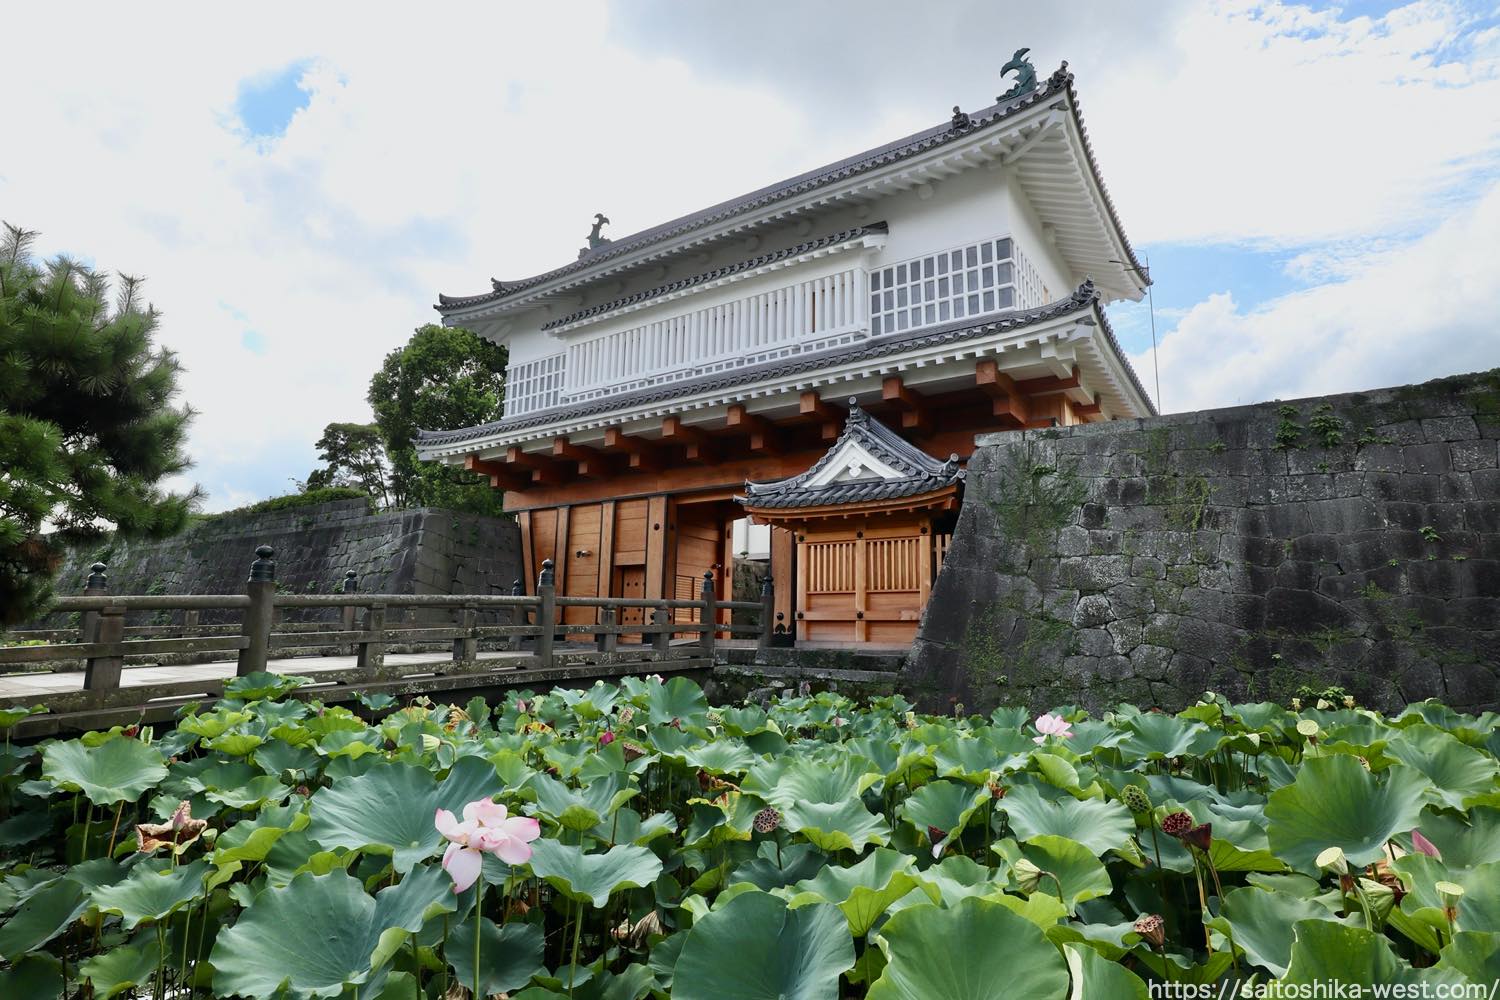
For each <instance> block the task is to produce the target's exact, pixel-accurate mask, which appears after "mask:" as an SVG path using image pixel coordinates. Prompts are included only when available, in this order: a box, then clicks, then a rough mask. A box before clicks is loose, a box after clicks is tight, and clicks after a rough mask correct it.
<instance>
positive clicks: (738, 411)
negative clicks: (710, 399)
mask: <svg viewBox="0 0 1500 1000" xmlns="http://www.w3.org/2000/svg"><path fill="white" fill-rule="evenodd" d="M724 425H725V426H726V427H728V428H729V429H730V430H731V431H735V432H738V433H742V434H746V435H748V437H749V442H750V450H751V451H753V452H755V453H757V454H762V455H775V454H778V453H779V452H780V451H781V435H780V434H779V433H778V432H777V430H776V425H775V424H773V423H771V421H769V420H767V419H766V418H765V417H762V416H759V415H757V414H754V413H750V412H748V411H747V410H746V409H745V404H743V403H735V404H733V405H731V406H730V407H729V413H728V415H727V416H726V417H725V421H724Z"/></svg>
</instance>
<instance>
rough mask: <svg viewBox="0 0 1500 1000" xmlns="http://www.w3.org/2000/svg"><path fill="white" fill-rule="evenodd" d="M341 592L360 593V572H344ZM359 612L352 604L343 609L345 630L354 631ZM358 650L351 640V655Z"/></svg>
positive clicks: (340, 622)
mask: <svg viewBox="0 0 1500 1000" xmlns="http://www.w3.org/2000/svg"><path fill="white" fill-rule="evenodd" d="M341 593H345V594H357V593H359V574H358V573H355V572H354V570H352V569H351V570H349V571H348V572H347V573H345V574H344V589H343V590H342V591H341ZM358 612H359V609H358V608H356V607H355V606H354V605H352V604H350V605H348V606H347V607H345V608H342V609H341V614H340V621H339V624H340V625H341V626H342V627H343V631H345V632H353V631H354V626H355V623H356V622H357V621H358V617H357V616H358ZM358 652H359V650H358V647H357V646H356V644H355V643H352V642H351V643H350V644H349V655H350V656H354V655H357V654H358Z"/></svg>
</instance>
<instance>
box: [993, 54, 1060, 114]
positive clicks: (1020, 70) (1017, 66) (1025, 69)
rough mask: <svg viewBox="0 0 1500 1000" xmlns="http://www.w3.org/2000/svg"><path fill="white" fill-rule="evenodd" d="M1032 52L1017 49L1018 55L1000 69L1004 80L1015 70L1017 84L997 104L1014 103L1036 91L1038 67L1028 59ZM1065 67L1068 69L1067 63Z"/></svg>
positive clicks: (1000, 97) (999, 98)
mask: <svg viewBox="0 0 1500 1000" xmlns="http://www.w3.org/2000/svg"><path fill="white" fill-rule="evenodd" d="M1030 51H1031V49H1030V48H1021V49H1016V54H1015V55H1013V56H1011V57H1010V62H1008V63H1006V64H1005V65H1004V66H1001V67H1000V76H1001V77H1002V78H1003V77H1005V76H1006V74H1008V73H1010V71H1011V70H1015V71H1016V82H1015V84H1014V85H1013V86H1012V87H1011V88H1010V89H1009V90H1007V91H1006V92H1005V93H1003V94H1001V95H1000V96H999V97H997V98H995V103H997V104H1004V103H1005V102H1006V101H1013V100H1015V99H1016V98H1017V97H1020V96H1021V95H1022V94H1029V93H1031V92H1032V91H1033V90H1035V89H1036V67H1034V66H1032V65H1031V60H1030V59H1027V58H1026V53H1028V52H1030ZM1063 66H1064V67H1066V66H1067V63H1064V64H1063Z"/></svg>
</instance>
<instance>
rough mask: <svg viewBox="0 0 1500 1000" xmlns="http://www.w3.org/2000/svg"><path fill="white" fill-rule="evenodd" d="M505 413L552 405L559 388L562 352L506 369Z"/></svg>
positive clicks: (556, 398)
mask: <svg viewBox="0 0 1500 1000" xmlns="http://www.w3.org/2000/svg"><path fill="white" fill-rule="evenodd" d="M506 376H507V377H506V382H505V414H506V416H510V417H513V416H515V415H516V414H518V413H532V412H534V411H536V410H545V409H547V408H548V407H551V406H556V405H557V404H558V402H559V400H560V399H561V395H562V387H563V355H561V354H552V355H549V356H547V357H545V358H538V359H537V360H535V361H528V362H526V363H524V364H519V365H511V366H510V368H509V369H508V370H507V371H506Z"/></svg>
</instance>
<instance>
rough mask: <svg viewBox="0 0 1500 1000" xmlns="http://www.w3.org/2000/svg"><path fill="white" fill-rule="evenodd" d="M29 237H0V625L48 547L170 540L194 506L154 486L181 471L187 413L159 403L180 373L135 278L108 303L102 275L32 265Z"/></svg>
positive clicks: (33, 587)
mask: <svg viewBox="0 0 1500 1000" xmlns="http://www.w3.org/2000/svg"><path fill="white" fill-rule="evenodd" d="M35 237H36V234H35V233H31V232H27V231H25V230H22V229H17V228H16V227H14V226H10V225H8V224H7V225H6V226H5V230H4V233H3V234H0V626H3V625H5V624H8V623H14V622H17V621H22V620H25V619H27V618H30V617H32V616H33V615H34V614H35V613H36V612H37V611H38V610H39V609H40V608H41V607H42V606H43V605H44V604H45V603H46V601H47V599H48V596H49V590H50V577H51V572H52V570H53V569H54V567H55V564H56V561H57V559H58V556H59V549H58V546H57V543H58V542H61V541H71V540H77V539H81V538H84V537H88V536H92V535H97V534H100V533H102V531H103V530H105V528H106V527H107V526H113V527H114V528H115V529H116V530H117V531H118V532H119V533H120V534H121V535H125V536H146V537H160V536H164V535H170V534H172V533H173V532H175V531H177V530H179V529H180V528H181V527H182V526H183V525H184V524H185V523H186V521H187V517H188V514H189V513H190V512H191V510H192V508H193V506H194V505H195V503H196V502H197V501H198V499H199V498H200V496H201V494H200V493H199V491H198V490H197V489H196V488H195V489H193V490H192V491H190V492H188V493H171V492H168V491H167V490H165V489H164V488H163V487H162V485H161V484H162V480H163V479H165V478H167V477H169V476H173V475H176V474H177V473H180V472H182V471H184V470H186V469H187V468H188V467H189V465H190V463H189V461H188V459H187V457H186V455H185V454H184V452H183V442H184V438H185V436H186V433H187V425H188V422H189V420H190V419H191V418H192V412H191V411H190V410H189V409H188V408H187V407H174V406H173V405H172V399H173V397H175V396H176V394H177V376H178V373H179V371H180V370H181V369H180V367H179V365H178V363H177V359H176V357H175V356H174V355H173V354H172V352H170V351H168V350H166V349H164V348H159V347H157V346H155V345H154V344H153V342H152V334H153V333H154V331H155V329H156V323H157V318H158V314H157V312H156V311H155V309H154V308H152V307H151V306H149V305H147V306H143V305H142V303H141V301H140V298H139V296H140V284H141V281H140V279H139V278H131V277H126V276H123V275H122V276H121V277H120V280H119V282H118V290H117V293H116V295H115V301H114V303H113V304H112V305H111V303H110V302H109V295H110V282H109V280H108V278H107V277H106V276H105V275H103V274H100V273H98V272H95V271H93V270H91V269H89V268H86V267H84V266H82V265H80V264H78V263H76V262H74V261H72V260H69V259H68V258H66V257H57V258H55V259H53V260H50V261H46V262H38V261H36V260H34V259H33V258H32V256H31V254H30V252H29V251H30V247H31V245H32V243H33V241H34V240H35ZM44 530H45V531H48V532H51V533H52V534H50V535H49V537H46V538H44V537H43V532H44Z"/></svg>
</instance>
